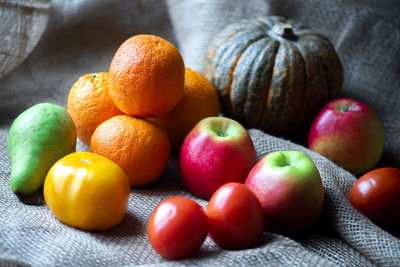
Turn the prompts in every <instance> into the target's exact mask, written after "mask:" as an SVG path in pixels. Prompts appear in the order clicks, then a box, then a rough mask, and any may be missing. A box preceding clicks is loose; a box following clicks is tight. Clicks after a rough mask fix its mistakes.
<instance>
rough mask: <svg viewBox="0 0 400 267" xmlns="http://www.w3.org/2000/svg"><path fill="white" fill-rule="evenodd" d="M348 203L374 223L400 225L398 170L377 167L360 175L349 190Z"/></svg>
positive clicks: (399, 177)
mask: <svg viewBox="0 0 400 267" xmlns="http://www.w3.org/2000/svg"><path fill="white" fill-rule="evenodd" d="M349 199H350V203H351V205H353V207H354V208H355V209H357V210H358V211H360V212H361V213H362V214H364V215H365V216H366V217H368V218H369V219H371V221H373V222H374V223H376V224H378V225H382V226H399V225H400V170H399V169H396V168H389V167H386V168H379V169H375V170H372V171H369V172H367V173H366V174H364V175H363V176H361V177H360V178H359V179H358V180H357V181H356V182H355V183H354V185H353V187H352V188H351V190H350V196H349Z"/></svg>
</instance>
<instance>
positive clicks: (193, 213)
mask: <svg viewBox="0 0 400 267" xmlns="http://www.w3.org/2000/svg"><path fill="white" fill-rule="evenodd" d="M207 233H208V226H207V215H206V213H205V211H204V210H203V208H202V207H201V206H200V205H199V204H197V203H196V202H194V201H193V200H191V199H188V198H185V197H171V198H168V199H166V200H164V201H162V202H161V203H160V204H159V205H158V206H157V207H156V208H155V210H154V211H153V213H152V215H151V217H150V220H149V222H148V224H147V235H148V238H149V241H150V244H151V246H152V247H153V249H154V250H155V251H156V252H157V253H158V254H160V255H161V256H162V257H164V258H167V259H180V258H184V257H186V256H189V255H190V254H192V253H194V252H195V251H196V250H198V249H199V248H200V247H201V245H202V244H203V242H204V240H205V239H206V237H207Z"/></svg>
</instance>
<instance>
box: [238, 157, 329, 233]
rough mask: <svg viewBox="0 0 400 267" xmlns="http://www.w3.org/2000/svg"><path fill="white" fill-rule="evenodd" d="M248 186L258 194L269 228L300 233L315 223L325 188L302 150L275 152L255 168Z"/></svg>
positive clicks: (267, 227) (246, 182)
mask: <svg viewBox="0 0 400 267" xmlns="http://www.w3.org/2000/svg"><path fill="white" fill-rule="evenodd" d="M245 185H247V186H248V187H249V188H250V189H251V190H253V192H254V193H255V194H256V196H257V197H258V199H259V201H260V203H261V206H262V208H263V211H264V215H265V226H266V231H269V232H276V233H279V234H284V235H301V234H303V233H305V232H306V231H307V230H309V229H310V228H311V227H312V226H313V225H315V224H316V223H317V221H318V219H319V217H320V214H321V212H322V208H323V202H324V188H323V185H322V181H321V176H320V174H319V171H318V169H317V167H316V166H315V164H314V163H313V161H312V160H311V159H310V158H309V157H308V156H307V155H306V154H305V153H303V152H300V151H276V152H272V153H270V154H268V155H266V156H265V157H264V158H262V159H261V160H260V161H259V162H257V164H256V165H255V166H254V167H253V168H252V170H251V171H250V173H249V175H248V176H247V178H246V181H245Z"/></svg>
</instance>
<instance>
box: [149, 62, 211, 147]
mask: <svg viewBox="0 0 400 267" xmlns="http://www.w3.org/2000/svg"><path fill="white" fill-rule="evenodd" d="M218 114H219V100H218V94H217V91H216V89H215V88H214V86H213V85H212V83H211V82H210V81H209V80H208V79H207V78H206V77H205V76H204V75H203V74H201V73H200V72H198V71H195V70H191V69H189V68H186V70H185V86H184V88H183V96H182V98H181V100H180V101H179V102H178V104H177V105H176V106H175V108H174V109H173V110H172V111H171V112H169V113H168V114H166V115H164V116H163V117H161V118H150V119H148V120H150V121H152V122H154V123H155V124H157V125H159V126H161V127H162V128H163V129H164V130H165V131H166V132H167V133H168V135H169V138H170V141H171V146H172V150H173V151H174V152H177V151H179V148H180V145H181V144H182V142H183V140H184V139H185V137H186V135H187V134H188V133H189V132H190V130H191V129H192V128H193V127H194V126H195V125H196V123H197V122H199V121H200V120H202V119H204V118H206V117H214V116H218Z"/></svg>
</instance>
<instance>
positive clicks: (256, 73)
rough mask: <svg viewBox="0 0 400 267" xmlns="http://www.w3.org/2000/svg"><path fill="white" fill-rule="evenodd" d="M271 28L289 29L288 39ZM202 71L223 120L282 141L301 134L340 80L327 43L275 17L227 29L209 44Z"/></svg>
mask: <svg viewBox="0 0 400 267" xmlns="http://www.w3.org/2000/svg"><path fill="white" fill-rule="evenodd" d="M274 25H280V26H285V25H286V27H289V28H291V29H289V31H288V32H285V33H286V34H289V35H283V34H282V35H279V34H277V33H275V32H276V28H277V26H275V27H274ZM288 25H289V26H288ZM278 27H279V26H278ZM284 28H285V27H284ZM206 66H207V69H206V76H207V78H209V79H210V81H211V82H212V83H213V85H214V86H215V87H216V89H217V91H218V94H219V96H220V100H221V104H222V111H223V113H224V115H226V116H228V117H231V118H233V119H235V120H237V121H239V122H240V123H242V124H243V125H244V126H246V127H251V128H259V129H262V130H264V131H265V132H268V133H271V134H275V135H283V136H293V135H295V134H300V133H304V131H305V130H306V129H308V127H309V126H310V124H311V122H312V119H313V118H314V116H315V115H316V113H317V112H318V111H319V110H320V109H321V108H322V106H323V105H324V104H325V103H326V102H327V101H328V100H330V99H332V98H334V97H337V96H338V94H339V91H340V87H341V85H342V81H343V68H342V64H341V62H340V59H339V57H338V55H337V54H336V51H335V49H334V47H333V46H332V44H331V43H330V41H329V40H328V39H327V38H326V37H325V36H323V35H321V34H319V33H317V32H314V31H312V30H310V29H307V28H306V27H304V26H303V25H301V24H300V23H298V22H295V21H293V20H286V19H284V18H282V17H278V16H271V17H267V18H259V19H256V20H242V21H239V22H237V23H234V24H231V25H229V26H227V27H226V28H225V29H223V30H222V31H221V32H220V33H219V34H218V35H217V36H216V37H215V39H214V40H213V42H212V43H211V45H210V47H209V50H208V56H207V59H206Z"/></svg>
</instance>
